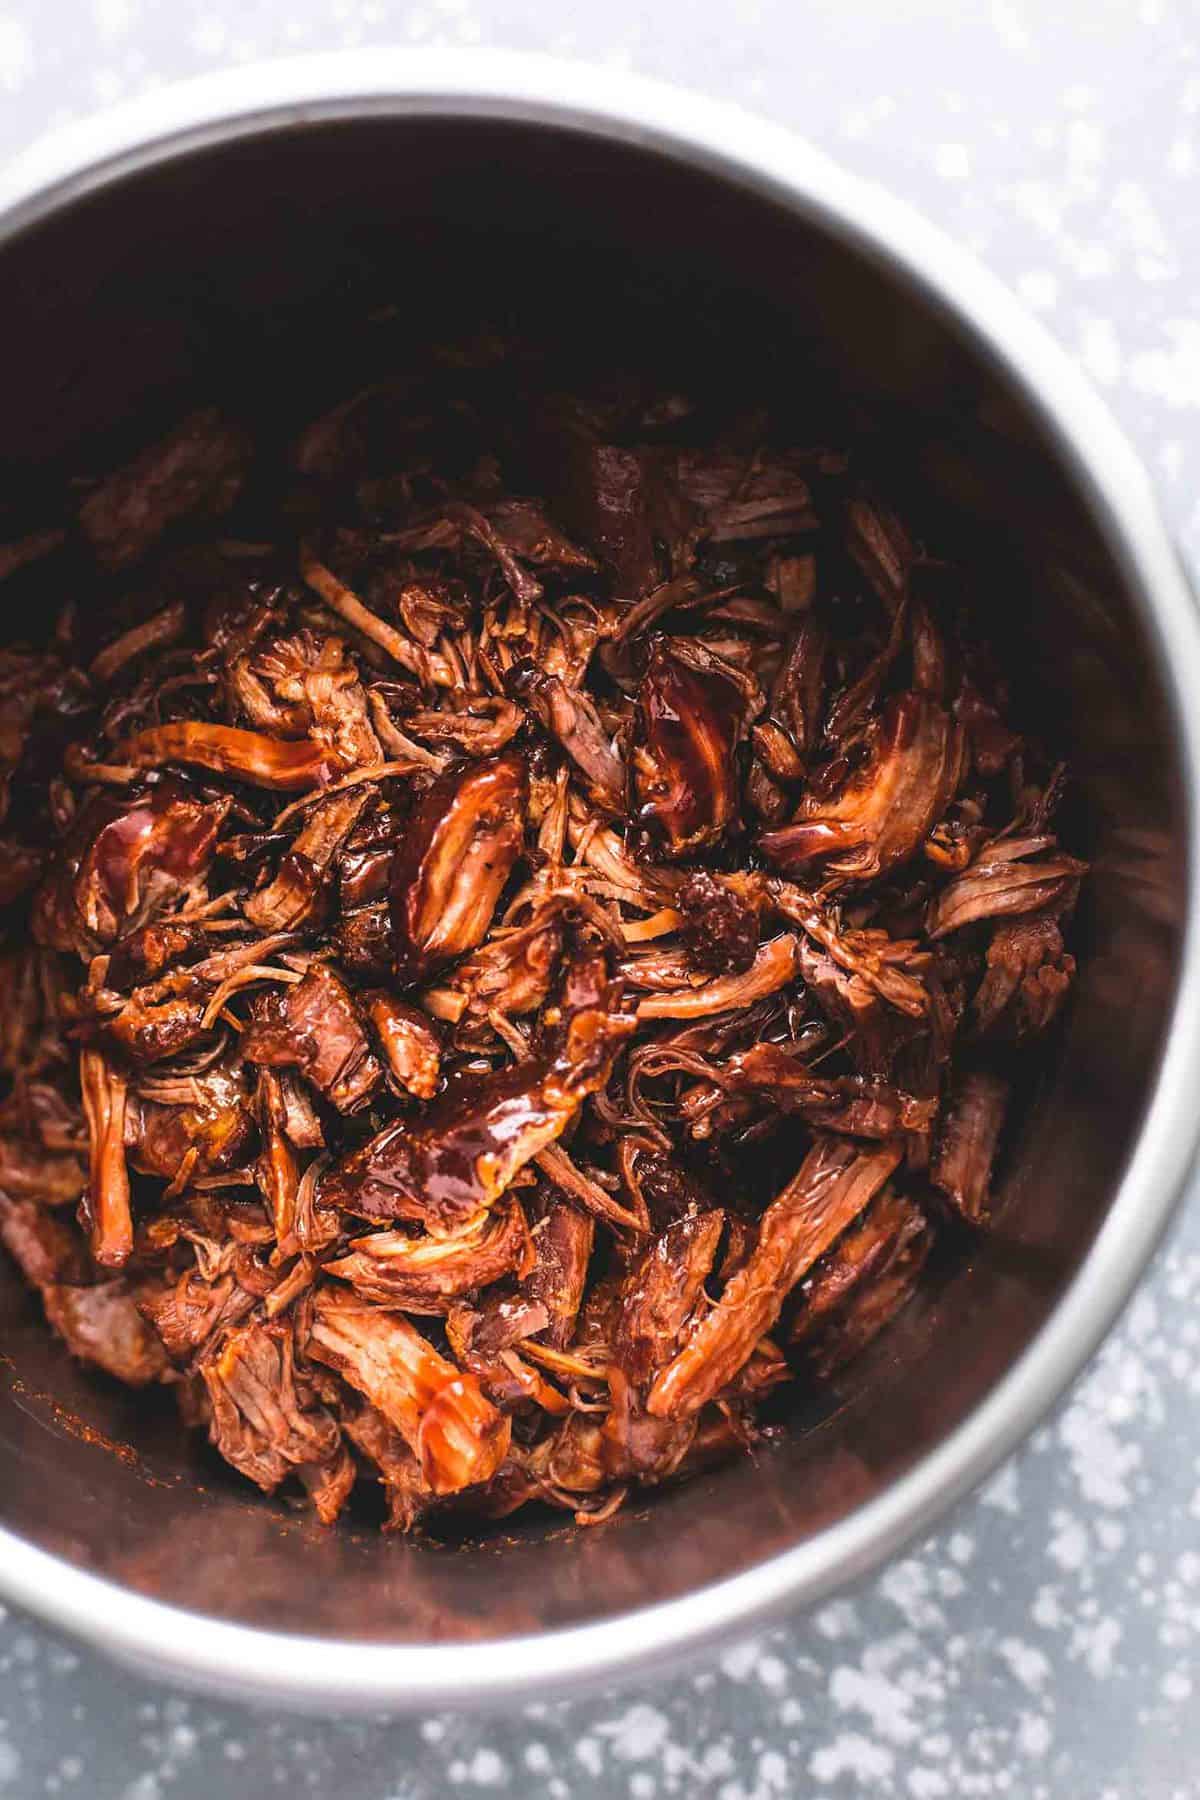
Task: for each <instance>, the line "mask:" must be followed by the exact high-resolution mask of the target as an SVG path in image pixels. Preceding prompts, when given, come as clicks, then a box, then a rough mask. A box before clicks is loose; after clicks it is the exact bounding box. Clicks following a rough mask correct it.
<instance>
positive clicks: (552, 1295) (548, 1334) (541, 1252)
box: [521, 1200, 596, 1350]
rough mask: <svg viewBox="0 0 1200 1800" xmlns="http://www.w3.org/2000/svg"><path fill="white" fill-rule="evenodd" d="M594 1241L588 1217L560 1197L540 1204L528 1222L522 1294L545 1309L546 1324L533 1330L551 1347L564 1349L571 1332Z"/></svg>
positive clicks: (591, 1225) (577, 1312)
mask: <svg viewBox="0 0 1200 1800" xmlns="http://www.w3.org/2000/svg"><path fill="white" fill-rule="evenodd" d="M595 1241H596V1227H595V1225H594V1223H593V1221H592V1220H591V1218H590V1217H589V1216H588V1215H587V1213H585V1212H581V1211H580V1210H579V1208H578V1207H575V1206H572V1205H571V1204H570V1202H569V1201H566V1200H551V1201H550V1202H549V1203H548V1204H544V1205H543V1206H542V1208H541V1212H540V1217H538V1218H537V1219H536V1220H535V1222H534V1225H533V1230H532V1245H533V1266H532V1268H531V1269H530V1270H529V1271H528V1273H527V1274H526V1276H525V1279H524V1281H523V1282H522V1284H521V1287H522V1293H523V1294H524V1295H526V1296H527V1298H528V1300H529V1301H530V1302H531V1303H532V1305H534V1306H542V1307H544V1308H545V1312H546V1322H545V1324H543V1325H539V1326H537V1327H535V1329H536V1331H537V1332H538V1333H539V1335H541V1336H542V1337H543V1338H544V1340H545V1342H546V1343H548V1344H552V1345H553V1346H554V1348H555V1349H556V1350H563V1349H565V1348H566V1346H567V1345H568V1344H569V1343H570V1341H571V1337H572V1334H573V1333H574V1330H575V1321H576V1319H577V1318H578V1316H579V1308H580V1306H581V1305H582V1303H583V1292H584V1287H585V1285H586V1283H587V1272H588V1263H589V1262H590V1261H591V1255H592V1246H593V1245H594V1243H595Z"/></svg>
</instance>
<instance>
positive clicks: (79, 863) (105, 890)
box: [33, 782, 229, 956]
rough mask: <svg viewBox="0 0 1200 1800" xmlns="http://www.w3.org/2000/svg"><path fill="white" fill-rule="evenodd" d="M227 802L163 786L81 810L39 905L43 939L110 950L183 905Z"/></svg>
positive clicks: (204, 865)
mask: <svg viewBox="0 0 1200 1800" xmlns="http://www.w3.org/2000/svg"><path fill="white" fill-rule="evenodd" d="M228 812H229V802H228V801H227V800H221V801H216V802H213V803H208V802H205V801H201V800H199V799H194V798H192V797H191V796H190V795H187V794H183V793H181V792H180V791H179V790H178V788H175V787H173V786H172V784H171V783H170V782H163V783H160V785H159V786H157V787H155V788H152V789H150V790H149V792H147V793H146V794H145V795H144V796H143V797H142V798H141V799H139V800H135V801H132V802H131V801H130V800H128V799H115V798H111V797H109V796H108V795H100V796H98V797H97V798H96V799H94V800H93V801H92V802H91V804H90V805H88V806H86V807H85V808H84V810H83V812H82V813H81V814H80V816H79V819H78V821H77V823H76V825H75V826H74V827H73V828H72V831H71V833H70V835H69V836H68V838H67V841H66V843H65V844H64V846H63V849H62V851H61V852H60V853H59V856H58V857H57V859H56V861H55V863H54V866H53V867H52V869H51V871H50V874H49V875H48V877H47V879H46V882H45V884H44V885H43V887H42V889H41V890H40V892H39V894H38V896H37V898H36V901H35V903H34V911H33V927H34V932H35V935H36V936H37V939H38V942H39V943H42V944H46V945H48V946H49V947H50V948H52V949H55V950H74V951H75V952H76V953H77V954H78V955H80V956H88V955H91V954H92V953H93V952H95V951H97V950H100V949H105V948H107V947H109V946H110V945H112V944H114V943H115V942H116V941H117V940H118V939H119V938H122V937H124V936H125V935H127V934H129V933H132V932H134V931H136V930H137V928H138V927H139V926H142V925H144V924H145V923H146V922H147V920H149V919H150V918H152V917H153V916H154V914H155V913H157V912H159V911H162V910H164V909H165V908H166V907H168V906H170V905H172V904H174V903H177V902H178V900H179V897H180V896H181V895H182V894H183V893H184V892H185V891H186V890H187V889H188V888H189V887H190V886H192V885H193V884H194V883H198V882H200V881H201V880H202V879H203V877H204V875H205V873H206V871H207V869H208V867H209V864H210V863H211V862H212V858H213V853H214V851H215V849H216V844H217V838H218V834H219V833H220V830H221V827H222V825H223V824H224V822H225V819H226V817H227V816H228Z"/></svg>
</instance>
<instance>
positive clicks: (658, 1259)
mask: <svg viewBox="0 0 1200 1800" xmlns="http://www.w3.org/2000/svg"><path fill="white" fill-rule="evenodd" d="M724 1224H725V1215H724V1213H722V1212H706V1213H695V1214H692V1215H691V1216H690V1217H688V1218H684V1219H678V1220H676V1222H675V1224H674V1225H668V1226H667V1228H666V1230H665V1231H663V1232H660V1233H659V1235H658V1236H657V1237H656V1238H655V1239H654V1241H653V1242H652V1243H651V1244H650V1245H649V1247H648V1248H647V1249H646V1250H644V1251H643V1252H642V1254H641V1255H640V1256H639V1257H638V1259H637V1260H636V1262H635V1263H634V1265H633V1267H632V1268H631V1269H630V1271H629V1273H628V1275H627V1276H626V1277H625V1280H624V1281H623V1282H622V1284H621V1291H620V1296H619V1299H618V1302H617V1320H616V1325H615V1328H614V1331H613V1340H612V1349H613V1355H614V1356H615V1357H616V1358H617V1360H618V1362H619V1363H620V1364H621V1367H622V1369H623V1370H624V1371H625V1374H626V1375H627V1376H628V1378H629V1380H630V1381H632V1382H635V1383H638V1384H640V1383H642V1382H644V1381H646V1380H647V1378H648V1377H649V1376H650V1374H651V1373H652V1371H653V1370H655V1369H659V1368H661V1367H662V1365H663V1364H664V1363H666V1362H669V1361H670V1359H671V1357H672V1356H673V1355H674V1353H675V1350H676V1347H677V1343H678V1339H679V1334H680V1332H681V1331H682V1330H683V1328H684V1326H685V1325H686V1324H687V1322H688V1320H689V1319H690V1318H691V1316H692V1313H693V1311H694V1309H695V1306H696V1302H697V1300H698V1299H699V1298H700V1292H701V1289H702V1288H703V1286H704V1282H705V1280H706V1278H707V1276H708V1274H709V1272H710V1270H711V1269H712V1266H713V1263H714V1261H715V1259H716V1254H717V1245H718V1244H719V1243H720V1241H721V1231H722V1228H723V1227H724Z"/></svg>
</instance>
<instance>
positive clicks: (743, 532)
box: [679, 450, 817, 544]
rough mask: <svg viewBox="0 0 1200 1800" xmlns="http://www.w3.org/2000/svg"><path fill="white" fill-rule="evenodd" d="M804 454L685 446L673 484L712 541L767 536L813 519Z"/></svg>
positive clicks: (806, 527)
mask: <svg viewBox="0 0 1200 1800" xmlns="http://www.w3.org/2000/svg"><path fill="white" fill-rule="evenodd" d="M808 472H809V471H808V470H806V468H805V466H804V459H802V458H799V457H789V456H786V455H783V456H780V455H776V454H773V453H772V452H770V451H768V452H766V453H763V452H761V451H759V452H756V453H755V454H754V455H753V456H746V455H744V454H739V453H737V452H732V453H730V452H725V451H716V452H715V453H714V452H712V451H708V450H699V451H691V450H685V451H684V452H683V453H682V455H681V456H680V458H679V485H680V487H681V488H682V490H683V493H684V494H685V496H686V497H687V499H688V500H689V501H690V502H691V503H692V505H693V506H694V507H695V508H696V510H697V512H698V513H699V515H700V517H701V519H702V520H703V524H702V526H701V531H702V534H703V536H705V537H706V538H708V539H709V540H710V541H711V542H712V543H716V544H721V543H727V542H730V541H733V540H736V539H739V538H742V539H747V538H773V537H784V536H791V534H792V533H793V532H797V531H809V530H811V529H812V528H813V526H815V525H816V524H817V515H816V513H815V511H814V510H813V506H812V495H811V492H810V490H809V484H808Z"/></svg>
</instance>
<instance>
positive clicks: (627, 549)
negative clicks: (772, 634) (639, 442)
mask: <svg viewBox="0 0 1200 1800" xmlns="http://www.w3.org/2000/svg"><path fill="white" fill-rule="evenodd" d="M552 455H553V473H554V477H555V488H554V492H553V495H552V498H553V500H554V503H555V505H556V507H557V510H558V513H559V515H560V517H561V518H563V519H564V520H565V521H566V524H567V527H568V529H569V530H571V531H573V532H575V533H577V534H578V536H579V537H581V538H582V539H583V541H584V543H585V544H587V546H588V547H589V549H591V550H593V551H594V552H595V553H596V555H597V556H598V557H599V558H600V560H601V562H602V563H604V565H605V566H606V567H607V568H608V569H610V570H611V571H612V577H613V589H614V592H615V594H616V596H617V598H618V599H620V600H638V599H640V598H641V596H642V595H643V594H644V593H645V592H646V591H647V589H648V588H651V587H653V586H654V584H655V582H656V581H658V580H659V579H660V577H661V575H662V572H663V571H662V568H661V565H660V560H659V554H658V549H657V546H658V545H660V544H661V545H662V546H663V550H664V553H665V554H664V561H665V563H666V565H667V567H666V573H667V574H668V575H678V574H682V573H683V572H684V571H685V569H686V567H687V564H688V562H689V561H690V557H691V546H692V542H693V539H694V535H695V516H694V513H693V510H692V508H691V506H690V505H689V503H688V502H687V500H686V499H685V498H684V496H683V494H682V492H681V491H680V488H679V485H678V483H677V481H676V479H675V475H674V472H673V471H672V470H670V469H669V468H668V467H667V466H666V464H665V462H664V460H663V459H662V458H660V457H657V456H656V455H655V454H654V452H653V451H650V450H636V449H626V448H624V447H623V446H621V445H618V444H597V443H589V442H587V440H586V438H584V437H582V436H581V435H579V434H577V433H575V432H567V433H565V434H564V435H563V436H562V437H561V438H559V439H558V440H557V441H556V443H555V445H554V449H553V452H552Z"/></svg>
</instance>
